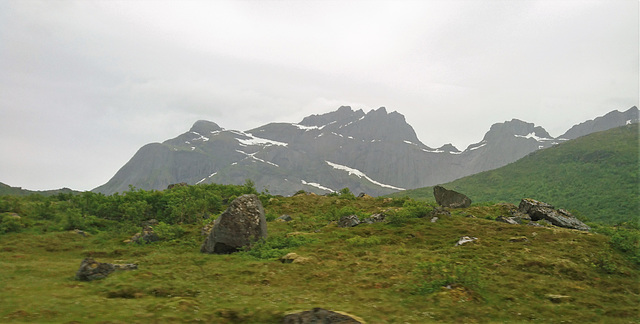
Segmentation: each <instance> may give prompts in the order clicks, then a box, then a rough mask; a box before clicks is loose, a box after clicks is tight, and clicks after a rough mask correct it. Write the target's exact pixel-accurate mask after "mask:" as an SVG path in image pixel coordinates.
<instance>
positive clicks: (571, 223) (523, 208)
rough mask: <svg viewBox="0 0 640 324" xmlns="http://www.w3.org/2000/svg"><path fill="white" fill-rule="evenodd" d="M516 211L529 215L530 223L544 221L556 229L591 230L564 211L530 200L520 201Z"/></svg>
mask: <svg viewBox="0 0 640 324" xmlns="http://www.w3.org/2000/svg"><path fill="white" fill-rule="evenodd" d="M518 211H519V212H521V213H525V214H527V215H529V217H531V220H532V221H539V220H541V219H544V220H546V221H548V222H549V223H551V224H553V225H555V226H558V227H564V228H571V229H577V230H581V231H589V230H590V229H591V228H589V226H587V225H586V224H585V223H583V222H581V221H580V220H579V219H577V218H576V217H575V216H573V215H571V213H569V212H568V211H566V210H564V209H554V207H553V206H552V205H549V204H547V203H545V202H542V201H537V200H534V199H531V198H524V199H522V201H520V206H519V207H518Z"/></svg>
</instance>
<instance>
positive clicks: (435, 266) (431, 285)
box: [413, 260, 482, 295]
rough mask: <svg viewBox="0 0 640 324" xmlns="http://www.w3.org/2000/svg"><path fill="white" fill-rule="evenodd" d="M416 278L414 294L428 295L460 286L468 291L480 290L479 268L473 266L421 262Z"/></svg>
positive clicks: (417, 267) (417, 266) (418, 265)
mask: <svg viewBox="0 0 640 324" xmlns="http://www.w3.org/2000/svg"><path fill="white" fill-rule="evenodd" d="M413 275H414V276H415V277H416V281H417V282H416V284H415V287H414V293H416V294H418V295H428V294H431V293H434V292H437V291H439V290H440V289H441V288H442V287H446V286H452V285H460V286H463V287H465V288H468V289H480V288H481V286H482V284H481V282H480V277H479V276H478V267H477V266H475V265H473V264H462V265H461V264H457V263H455V262H453V261H443V260H440V261H436V262H428V261H427V262H420V263H418V264H417V265H416V269H415V270H414V271H413Z"/></svg>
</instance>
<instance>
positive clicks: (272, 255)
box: [241, 235, 313, 259]
mask: <svg viewBox="0 0 640 324" xmlns="http://www.w3.org/2000/svg"><path fill="white" fill-rule="evenodd" d="M312 241H313V239H312V238H309V237H305V236H303V235H300V236H298V235H295V236H284V235H278V236H269V237H268V238H267V239H263V240H260V241H258V242H256V243H254V244H253V245H251V247H248V248H247V249H246V250H245V251H243V252H241V253H244V254H245V255H248V256H251V257H254V258H258V259H277V258H280V257H283V256H284V255H286V254H287V253H289V252H291V249H293V248H295V247H299V246H302V245H305V244H307V243H310V242H312Z"/></svg>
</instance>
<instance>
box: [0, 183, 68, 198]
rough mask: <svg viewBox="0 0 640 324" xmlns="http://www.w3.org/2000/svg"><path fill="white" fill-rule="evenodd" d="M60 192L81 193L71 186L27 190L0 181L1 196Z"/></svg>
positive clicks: (54, 193) (49, 194)
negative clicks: (70, 187)
mask: <svg viewBox="0 0 640 324" xmlns="http://www.w3.org/2000/svg"><path fill="white" fill-rule="evenodd" d="M59 193H65V194H66V193H79V191H75V190H72V189H69V188H61V189H54V190H41V191H34V190H27V189H22V188H20V187H11V186H9V185H7V184H4V183H2V182H0V196H9V195H10V196H28V195H32V194H38V195H43V196H53V195H57V194H59Z"/></svg>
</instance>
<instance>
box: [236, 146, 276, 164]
mask: <svg viewBox="0 0 640 324" xmlns="http://www.w3.org/2000/svg"><path fill="white" fill-rule="evenodd" d="M236 152H238V153H242V154H244V155H246V156H247V157H246V158H244V160H246V159H248V158H252V159H254V160H255V161H260V162H262V163H266V164H269V165H273V166H275V167H278V168H279V167H280V166H279V165H277V164H275V163H273V162H269V161H265V160H263V159H261V158H257V157H255V155H256V153H258V152H255V153H251V154H249V153H247V152H243V151H240V150H236ZM255 161H252V162H255Z"/></svg>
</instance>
